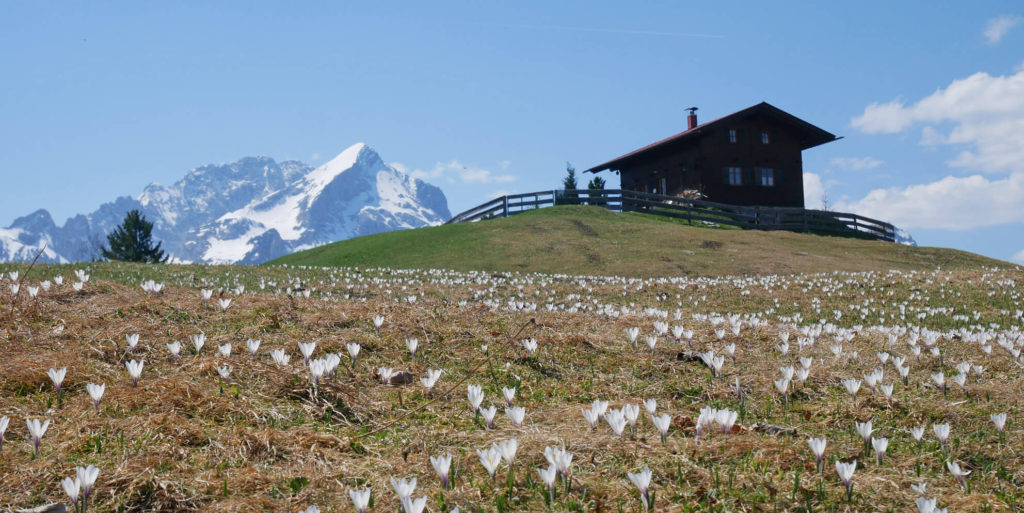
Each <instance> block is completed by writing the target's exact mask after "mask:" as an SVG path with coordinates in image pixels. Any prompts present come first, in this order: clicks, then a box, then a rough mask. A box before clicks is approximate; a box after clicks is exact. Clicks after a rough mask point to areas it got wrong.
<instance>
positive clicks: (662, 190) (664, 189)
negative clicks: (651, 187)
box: [657, 177, 668, 195]
mask: <svg viewBox="0 0 1024 513" xmlns="http://www.w3.org/2000/svg"><path fill="white" fill-rule="evenodd" d="M657 192H658V194H664V195H668V178H665V177H661V178H660V179H659V180H658V191H657Z"/></svg>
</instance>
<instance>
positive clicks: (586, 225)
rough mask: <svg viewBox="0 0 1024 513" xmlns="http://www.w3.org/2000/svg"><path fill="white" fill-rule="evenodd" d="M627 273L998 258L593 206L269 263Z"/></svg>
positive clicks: (354, 243)
mask: <svg viewBox="0 0 1024 513" xmlns="http://www.w3.org/2000/svg"><path fill="white" fill-rule="evenodd" d="M270 264H271V265H273V264H294V265H314V266H359V267H376V266H386V267H395V268H444V269H454V270H484V271H536V272H548V273H573V274H605V275H611V274H615V275H626V276H666V275H709V276H710V275H722V274H744V273H797V272H827V271H835V270H846V271H867V270H887V269H933V268H935V267H937V266H941V267H943V268H949V269H953V268H976V267H980V266H993V265H997V266H1006V265H1008V264H1006V263H1005V262H1000V261H998V260H993V259H990V258H986V257H982V256H979V255H975V254H973V253H968V252H965V251H957V250H951V249H942V248H914V247H907V246H901V245H898V244H892V243H886V242H879V241H870V240H859V239H852V238H844V237H829V236H819V235H809V234H800V233H792V232H761V231H747V230H739V229H724V228H712V227H707V226H690V225H688V224H687V223H686V222H685V221H680V220H676V219H670V218H665V217H658V216H651V215H647V214H639V213H625V214H617V213H613V212H609V211H607V210H604V209H602V208H598V207H587V206H559V207H552V208H545V209H540V210H537V211H533V212H527V213H523V214H519V215H516V216H513V217H509V218H504V219H492V220H487V221H482V222H477V223H467V224H455V225H445V226H438V227H430V228H420V229H416V230H402V231H394V232H387V233H380V234H376V235H369V236H366V237H358V238H355V239H350V240H345V241H341V242H336V243H333V244H328V245H325V246H321V247H318V248H314V249H310V250H307V251H302V252H298V253H295V254H292V255H288V256H285V257H282V258H279V259H277V260H274V261H272V262H270Z"/></svg>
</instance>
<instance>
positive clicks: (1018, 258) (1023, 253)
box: [1010, 249, 1024, 264]
mask: <svg viewBox="0 0 1024 513" xmlns="http://www.w3.org/2000/svg"><path fill="white" fill-rule="evenodd" d="M1010 260H1012V261H1014V262H1016V263H1018V264H1024V249H1022V250H1020V251H1018V252H1017V254H1016V255H1013V256H1012V257H1010Z"/></svg>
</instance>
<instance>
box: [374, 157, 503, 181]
mask: <svg viewBox="0 0 1024 513" xmlns="http://www.w3.org/2000/svg"><path fill="white" fill-rule="evenodd" d="M505 162H508V161H502V162H500V163H499V164H498V165H499V167H501V168H502V169H506V168H507V165H505ZM391 165H392V166H394V167H395V169H398V170H399V171H402V172H403V173H408V174H409V175H411V176H413V177H415V178H419V179H421V180H437V179H441V178H444V179H445V180H447V181H448V182H449V183H455V182H456V181H460V182H463V183H508V182H514V181H515V180H516V176H515V175H510V174H495V173H492V172H491V171H489V170H487V169H484V168H481V167H475V166H468V165H464V164H462V163H461V162H459V161H458V160H452V161H450V162H438V163H436V164H434V167H433V168H432V169H429V170H423V169H414V170H412V171H409V170H408V168H407V167H406V166H404V165H402V164H398V163H392V164H391Z"/></svg>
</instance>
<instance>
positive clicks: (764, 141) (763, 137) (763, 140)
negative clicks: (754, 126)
mask: <svg viewBox="0 0 1024 513" xmlns="http://www.w3.org/2000/svg"><path fill="white" fill-rule="evenodd" d="M769 142H771V138H770V137H768V132H765V131H764V130H762V131H761V144H768V143H769Z"/></svg>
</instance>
